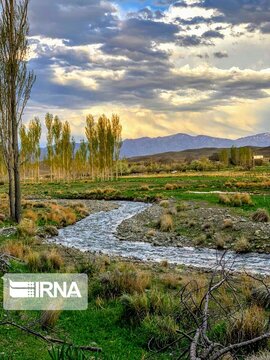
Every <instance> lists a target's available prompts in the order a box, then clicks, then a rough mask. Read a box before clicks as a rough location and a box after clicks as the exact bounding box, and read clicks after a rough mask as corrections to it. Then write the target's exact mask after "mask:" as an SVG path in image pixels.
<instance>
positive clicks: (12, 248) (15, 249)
mask: <svg viewBox="0 0 270 360" xmlns="http://www.w3.org/2000/svg"><path fill="white" fill-rule="evenodd" d="M29 251H30V249H29V247H28V246H26V245H24V244H23V243H21V242H9V243H8V244H6V245H5V246H4V248H3V252H4V253H6V254H8V255H11V256H14V257H16V258H18V259H21V260H23V259H24V258H25V256H26V255H27V254H28V253H29Z"/></svg>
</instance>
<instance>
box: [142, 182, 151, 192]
mask: <svg viewBox="0 0 270 360" xmlns="http://www.w3.org/2000/svg"><path fill="white" fill-rule="evenodd" d="M140 190H141V191H150V187H149V185H147V184H143V185H141V188H140Z"/></svg>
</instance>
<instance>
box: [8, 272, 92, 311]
mask: <svg viewBox="0 0 270 360" xmlns="http://www.w3.org/2000/svg"><path fill="white" fill-rule="evenodd" d="M3 281H4V309H5V310H86V309H87V308H88V276H87V275H86V274H51V273H50V274H5V275H4V276H3Z"/></svg>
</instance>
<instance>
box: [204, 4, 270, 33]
mask: <svg viewBox="0 0 270 360" xmlns="http://www.w3.org/2000/svg"><path fill="white" fill-rule="evenodd" d="M200 6H201V7H203V8H206V9H216V10H218V11H219V12H220V13H222V14H223V15H224V22H227V23H230V24H232V25H239V24H253V25H254V26H256V27H257V28H258V29H262V26H263V24H264V23H267V22H269V21H270V1H269V0H218V1H216V0H203V1H201V3H200Z"/></svg>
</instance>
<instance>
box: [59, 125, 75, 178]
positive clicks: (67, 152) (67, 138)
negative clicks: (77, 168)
mask: <svg viewBox="0 0 270 360" xmlns="http://www.w3.org/2000/svg"><path fill="white" fill-rule="evenodd" d="M61 145H62V167H63V174H64V176H65V177H67V178H69V176H70V172H71V164H72V153H73V151H72V143H71V131H70V125H69V122H68V121H66V122H65V123H64V125H63V129H62V143H61Z"/></svg>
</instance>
